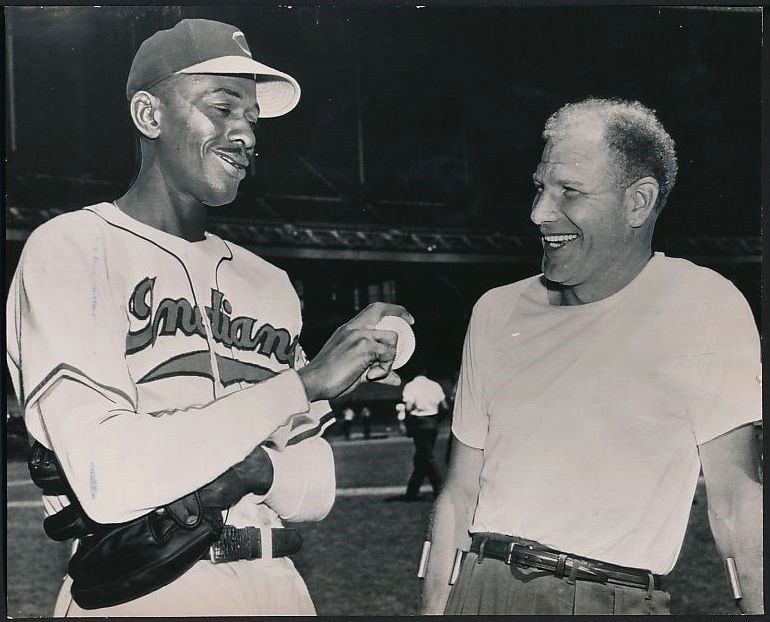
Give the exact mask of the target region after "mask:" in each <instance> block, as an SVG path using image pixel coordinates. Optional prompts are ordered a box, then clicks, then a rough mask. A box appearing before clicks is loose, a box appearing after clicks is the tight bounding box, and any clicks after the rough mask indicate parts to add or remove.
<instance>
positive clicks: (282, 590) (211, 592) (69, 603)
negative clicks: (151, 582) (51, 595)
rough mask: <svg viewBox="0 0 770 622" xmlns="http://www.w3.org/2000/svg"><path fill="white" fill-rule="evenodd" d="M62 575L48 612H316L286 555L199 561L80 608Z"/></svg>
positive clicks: (85, 614) (189, 614)
mask: <svg viewBox="0 0 770 622" xmlns="http://www.w3.org/2000/svg"><path fill="white" fill-rule="evenodd" d="M71 585H72V580H71V579H70V578H69V577H65V579H64V585H63V586H62V588H61V591H60V592H59V598H58V599H57V601H56V608H55V609H54V613H53V617H55V618H61V617H67V618H71V617H105V616H110V617H112V616H123V617H126V616H130V617H182V618H187V617H192V616H259V615H276V616H277V615H292V616H312V615H315V607H314V606H313V601H312V600H311V599H310V594H309V593H308V591H307V587H306V586H305V582H304V581H303V580H302V577H301V576H300V575H299V572H297V570H296V569H295V568H294V564H293V563H292V561H291V560H290V559H289V558H288V557H281V558H277V559H253V560H241V561H236V562H228V563H223V564H212V563H211V562H209V561H205V560H204V561H199V562H198V563H196V564H195V565H194V566H193V567H192V568H190V570H188V571H187V572H186V573H185V574H183V575H182V576H181V577H179V578H178V579H177V580H176V581H174V582H172V583H169V584H168V585H166V586H164V587H162V588H160V589H159V590H156V591H154V592H152V593H150V594H147V595H146V596H142V597H141V598H137V599H135V600H132V601H130V602H127V603H123V604H122V605H115V606H114V607H105V608H103V609H91V610H86V609H81V608H80V607H78V605H77V603H76V602H75V601H74V600H73V599H72V596H71V595H70V586H71Z"/></svg>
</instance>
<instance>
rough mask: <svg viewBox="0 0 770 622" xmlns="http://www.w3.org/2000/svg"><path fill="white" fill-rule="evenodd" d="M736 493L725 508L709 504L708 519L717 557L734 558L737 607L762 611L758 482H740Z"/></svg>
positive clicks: (760, 512) (756, 611) (761, 545)
mask: <svg viewBox="0 0 770 622" xmlns="http://www.w3.org/2000/svg"><path fill="white" fill-rule="evenodd" d="M736 495H737V497H738V500H737V501H735V502H734V503H733V504H732V507H731V509H730V511H729V512H728V511H723V512H722V513H720V510H719V508H714V507H713V506H712V505H711V504H710V505H709V522H710V524H711V530H712V532H713V534H714V540H715V542H716V545H717V549H718V550H719V554H720V558H721V559H723V560H724V559H726V558H728V557H732V558H733V559H734V560H735V565H736V568H737V570H738V579H739V583H740V589H741V592H742V595H743V596H742V598H741V599H740V600H739V601H738V605H739V607H740V608H741V611H742V612H743V613H746V614H760V613H764V605H763V601H762V599H763V583H762V580H763V544H762V487H761V484H759V483H758V482H754V481H747V482H744V483H743V484H742V485H741V490H740V491H739V492H737V493H736Z"/></svg>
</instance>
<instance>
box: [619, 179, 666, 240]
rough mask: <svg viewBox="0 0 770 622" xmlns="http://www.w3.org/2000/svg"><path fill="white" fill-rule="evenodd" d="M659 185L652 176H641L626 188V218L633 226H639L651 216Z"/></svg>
mask: <svg viewBox="0 0 770 622" xmlns="http://www.w3.org/2000/svg"><path fill="white" fill-rule="evenodd" d="M659 193H660V186H659V185H658V180H657V179H655V178H654V177H642V178H641V179H638V180H636V181H635V182H634V183H633V184H631V185H630V186H629V187H628V188H626V193H625V201H626V219H627V221H628V224H629V225H630V226H631V227H633V228H635V229H636V228H638V227H641V226H642V225H643V224H644V223H646V222H647V221H648V219H649V218H650V217H651V216H653V217H654V211H655V203H657V201H658V194H659Z"/></svg>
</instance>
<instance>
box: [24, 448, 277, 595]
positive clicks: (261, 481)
mask: <svg viewBox="0 0 770 622" xmlns="http://www.w3.org/2000/svg"><path fill="white" fill-rule="evenodd" d="M29 471H30V475H31V476H32V480H33V482H35V484H36V485H37V486H38V487H40V488H42V490H43V494H49V495H51V494H56V495H62V494H66V495H67V496H68V497H69V499H70V500H71V504H70V505H68V506H66V507H65V508H64V509H63V510H62V511H60V512H57V513H56V514H52V515H51V516H49V517H47V518H46V519H45V521H44V523H43V527H44V529H45V531H46V534H47V535H48V536H49V537H51V538H53V539H54V540H68V539H71V538H78V539H79V540H80V542H79V544H78V547H77V550H76V552H75V554H74V555H73V557H72V559H71V560H70V562H69V567H68V572H69V575H70V577H72V581H73V583H72V590H71V591H72V597H73V598H74V600H75V602H76V603H77V604H78V605H79V606H80V607H82V608H83V609H97V608H101V607H110V606H114V605H118V604H121V603H124V602H128V601H130V600H134V599H135V598H139V597H140V596H144V595H146V594H149V593H151V592H154V591H155V590H157V589H159V588H161V587H163V586H164V585H168V584H169V583H171V582H172V581H174V580H176V579H177V578H179V577H180V576H182V575H183V574H184V573H185V572H187V570H189V569H190V568H191V567H192V566H193V564H195V563H196V562H197V561H198V560H200V559H201V558H203V557H205V556H207V554H208V551H209V549H210V547H211V545H212V544H213V543H214V542H216V541H217V540H218V539H219V537H220V535H221V534H222V528H223V521H222V513H221V512H222V510H224V509H226V508H229V507H231V506H232V505H234V504H235V503H237V502H238V501H239V500H240V499H241V498H242V497H243V496H244V495H246V494H248V493H250V492H254V493H257V494H264V493H265V492H267V490H268V489H269V488H270V485H271V483H272V477H273V471H272V463H271V462H270V458H269V457H268V456H267V454H266V452H265V451H264V450H263V449H262V448H261V447H257V448H255V449H254V451H252V452H251V454H249V455H248V456H247V457H246V458H245V459H244V460H243V461H242V462H240V463H238V464H236V465H235V466H233V467H231V468H230V469H228V470H227V471H225V473H223V474H222V475H220V476H219V477H218V478H217V479H215V480H214V481H212V482H211V483H209V484H207V485H206V486H203V487H202V488H200V489H199V490H197V491H195V492H193V493H190V494H188V495H186V496H184V497H182V498H181V499H178V500H177V501H174V502H173V503H170V504H168V505H166V506H164V507H162V508H158V509H157V510H154V511H153V512H150V513H148V514H145V515H144V516H140V517H139V518H136V519H134V520H132V521H128V522H125V523H117V524H100V523H96V522H94V521H92V520H91V519H90V518H88V516H87V515H86V514H85V512H84V511H83V508H82V507H81V505H80V504H79V503H78V501H77V498H76V496H75V494H74V493H73V491H72V488H71V487H70V486H69V484H68V483H67V480H66V477H65V476H64V472H63V471H62V470H61V466H60V465H59V463H58V461H57V460H56V456H55V455H54V453H53V452H51V451H50V450H48V449H46V448H45V447H43V446H42V445H41V444H39V443H35V445H33V447H32V451H31V454H30V459H29Z"/></svg>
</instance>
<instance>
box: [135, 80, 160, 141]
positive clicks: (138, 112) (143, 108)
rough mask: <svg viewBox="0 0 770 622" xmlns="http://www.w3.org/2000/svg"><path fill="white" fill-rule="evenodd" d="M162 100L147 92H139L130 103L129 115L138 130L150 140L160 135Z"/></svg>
mask: <svg viewBox="0 0 770 622" xmlns="http://www.w3.org/2000/svg"><path fill="white" fill-rule="evenodd" d="M159 104H160V100H159V99H158V98H157V97H155V95H153V94H152V93H148V92H147V91H137V92H136V93H134V95H133V97H131V101H130V102H129V105H128V108H129V114H130V115H131V121H133V123H134V125H135V126H136V129H138V130H139V131H140V132H141V133H142V135H143V136H146V137H147V138H149V139H150V140H153V139H155V138H157V137H158V136H159V135H160V125H159V124H158V118H157V117H158V106H159Z"/></svg>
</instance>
